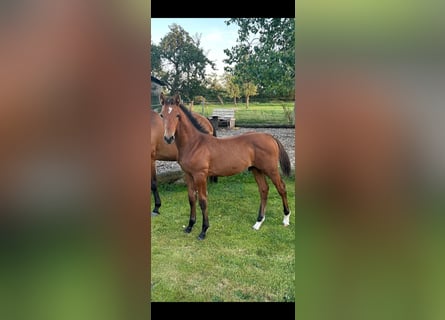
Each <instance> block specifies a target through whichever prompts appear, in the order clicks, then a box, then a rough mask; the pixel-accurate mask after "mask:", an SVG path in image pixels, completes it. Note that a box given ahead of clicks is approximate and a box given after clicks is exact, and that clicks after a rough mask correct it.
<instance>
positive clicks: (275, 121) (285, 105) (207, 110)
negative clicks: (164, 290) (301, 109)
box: [193, 101, 294, 126]
mask: <svg viewBox="0 0 445 320" xmlns="http://www.w3.org/2000/svg"><path fill="white" fill-rule="evenodd" d="M214 108H227V109H235V117H236V125H238V126H243V125H245V126H248V125H262V126H265V125H270V126H277V125H293V123H294V122H293V121H294V120H293V119H294V117H293V113H294V102H292V101H291V102H268V103H251V104H249V108H246V105H245V104H242V103H238V104H237V105H235V104H224V105H216V104H208V105H205V106H202V105H195V106H194V107H193V111H196V112H198V113H201V114H203V115H205V116H207V117H209V116H210V115H211V114H212V111H213V109H214Z"/></svg>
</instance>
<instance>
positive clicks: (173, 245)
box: [151, 172, 295, 302]
mask: <svg viewBox="0 0 445 320" xmlns="http://www.w3.org/2000/svg"><path fill="white" fill-rule="evenodd" d="M284 181H285V182H286V185H287V192H288V199H289V204H290V206H291V211H292V214H291V216H290V221H291V225H290V226H289V227H283V225H282V219H283V211H282V204H281V199H280V197H279V195H278V193H277V192H276V190H275V189H274V187H273V185H271V183H270V181H269V184H270V192H269V200H268V206H267V211H266V220H265V221H264V223H263V225H262V226H261V229H260V230H258V231H256V230H254V229H252V226H253V224H254V223H255V221H256V217H257V209H258V207H259V194H258V187H257V185H256V183H255V179H254V178H253V176H252V174H251V173H250V172H243V173H240V174H238V175H235V176H231V177H220V178H219V181H218V183H217V184H210V185H208V206H209V221H210V228H209V230H208V232H207V237H206V239H205V240H203V241H200V240H198V239H197V235H198V234H199V232H200V228H201V222H202V216H201V214H200V211H199V209H198V212H197V223H196V225H195V227H194V229H193V231H192V232H191V233H190V234H187V233H184V232H183V228H184V226H185V225H187V223H188V219H189V204H188V200H187V191H186V187H185V185H184V184H183V183H180V184H164V185H160V186H159V191H160V192H161V194H162V195H163V205H162V207H161V215H159V216H157V217H154V218H152V220H151V250H152V251H151V288H152V289H151V298H152V301H153V302H159V301H175V302H181V301H190V302H193V301H201V302H205V301H218V302H223V301H224V302H229V301H238V302H240V301H246V302H247V301H275V302H279V301H295V292H294V291H295V227H294V226H295V211H294V210H295V209H294V208H295V175H294V174H293V175H292V177H291V178H284Z"/></svg>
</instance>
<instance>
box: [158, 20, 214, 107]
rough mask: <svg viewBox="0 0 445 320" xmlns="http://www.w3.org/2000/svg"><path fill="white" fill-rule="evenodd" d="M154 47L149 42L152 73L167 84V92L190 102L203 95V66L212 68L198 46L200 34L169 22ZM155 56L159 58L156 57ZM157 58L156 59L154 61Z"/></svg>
mask: <svg viewBox="0 0 445 320" xmlns="http://www.w3.org/2000/svg"><path fill="white" fill-rule="evenodd" d="M169 29H170V32H169V33H168V34H167V35H165V36H164V37H163V38H162V39H161V40H160V43H159V45H158V46H156V45H153V44H152V50H151V51H152V52H151V55H152V56H151V59H152V61H154V62H155V64H153V63H152V72H153V73H154V74H153V75H155V76H156V77H158V78H159V79H161V80H163V81H164V82H165V83H167V88H168V89H169V90H170V91H171V92H180V93H181V95H182V96H183V97H185V98H187V99H189V100H191V101H193V97H195V96H198V95H204V93H205V91H206V90H207V89H206V85H207V82H206V77H205V71H206V67H207V66H208V65H210V67H211V68H212V69H215V64H214V62H212V61H210V60H209V59H208V58H207V57H206V55H205V54H204V51H203V49H202V48H201V47H200V45H201V43H200V36H199V35H196V36H195V37H192V36H190V34H189V33H188V32H187V31H185V30H184V29H183V28H182V27H181V26H179V25H177V24H175V23H174V24H172V25H171V26H169ZM158 57H159V58H158ZM157 61H159V63H158V64H156V63H157Z"/></svg>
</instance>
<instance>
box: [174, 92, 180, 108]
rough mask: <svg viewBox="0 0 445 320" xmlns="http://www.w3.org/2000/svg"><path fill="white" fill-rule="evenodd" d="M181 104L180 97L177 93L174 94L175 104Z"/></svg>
mask: <svg viewBox="0 0 445 320" xmlns="http://www.w3.org/2000/svg"><path fill="white" fill-rule="evenodd" d="M180 102H181V96H180V95H179V93H176V94H175V104H176V105H178V106H179V103H180Z"/></svg>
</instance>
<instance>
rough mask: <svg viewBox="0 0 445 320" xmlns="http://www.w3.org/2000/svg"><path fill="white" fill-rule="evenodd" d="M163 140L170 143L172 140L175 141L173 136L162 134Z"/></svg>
mask: <svg viewBox="0 0 445 320" xmlns="http://www.w3.org/2000/svg"><path fill="white" fill-rule="evenodd" d="M164 141H165V142H167V143H168V144H172V143H173V141H175V136H171V137H167V136H164Z"/></svg>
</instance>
